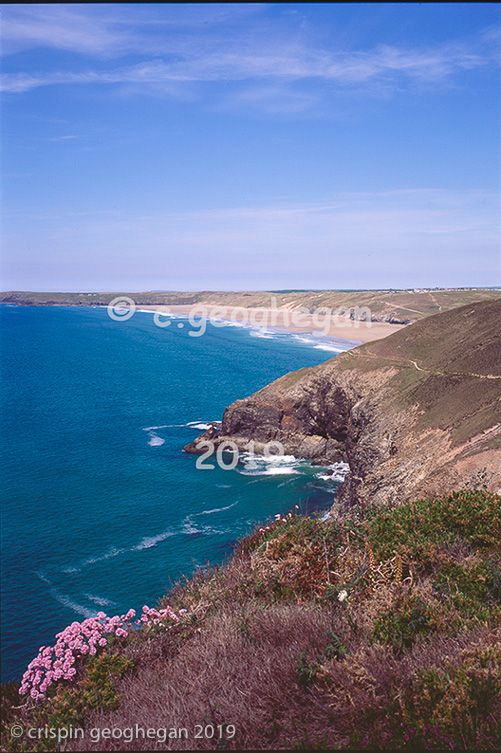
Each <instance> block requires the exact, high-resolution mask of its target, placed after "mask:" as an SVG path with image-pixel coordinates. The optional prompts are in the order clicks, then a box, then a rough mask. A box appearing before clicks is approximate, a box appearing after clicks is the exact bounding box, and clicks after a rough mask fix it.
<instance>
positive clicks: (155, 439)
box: [148, 431, 165, 447]
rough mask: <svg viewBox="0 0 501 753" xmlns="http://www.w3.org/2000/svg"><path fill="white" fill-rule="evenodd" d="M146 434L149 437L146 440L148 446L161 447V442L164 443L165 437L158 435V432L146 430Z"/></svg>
mask: <svg viewBox="0 0 501 753" xmlns="http://www.w3.org/2000/svg"><path fill="white" fill-rule="evenodd" d="M148 436H149V437H150V438H149V440H148V444H149V446H150V447H161V446H162V445H163V444H165V439H162V437H159V436H158V434H156V433H155V432H154V431H150V432H148Z"/></svg>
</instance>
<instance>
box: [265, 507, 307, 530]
mask: <svg viewBox="0 0 501 753" xmlns="http://www.w3.org/2000/svg"><path fill="white" fill-rule="evenodd" d="M294 509H296V510H298V509H299V508H298V506H297V505H296V507H295V508H294ZM290 518H292V513H291V512H290V513H288V515H280V513H277V515H275V519H274V520H272V521H271V523H268V525H267V526H264V528H259V529H258V530H259V533H265V532H266V531H271V530H272V528H274V527H276V526H277V525H279V524H280V523H285V521H286V520H289V519H290Z"/></svg>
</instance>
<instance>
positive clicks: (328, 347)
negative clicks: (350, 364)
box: [314, 344, 343, 353]
mask: <svg viewBox="0 0 501 753" xmlns="http://www.w3.org/2000/svg"><path fill="white" fill-rule="evenodd" d="M314 348H315V350H328V351H330V352H331V353H343V351H342V350H341V348H336V347H334V346H333V345H320V344H319V345H315V346H314Z"/></svg>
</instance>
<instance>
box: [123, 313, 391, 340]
mask: <svg viewBox="0 0 501 753" xmlns="http://www.w3.org/2000/svg"><path fill="white" fill-rule="evenodd" d="M138 311H145V312H147V311H151V312H156V311H158V312H159V313H164V314H166V315H167V314H172V315H174V316H175V315H177V314H179V315H182V316H189V315H190V314H193V316H195V317H199V316H201V315H206V316H207V317H208V318H214V319H216V320H221V321H225V322H229V323H232V324H235V325H241V326H250V327H252V328H253V329H256V330H260V329H261V330H270V331H273V332H288V333H292V334H296V335H309V336H310V338H312V339H315V340H318V341H319V342H320V343H321V342H322V341H324V342H326V343H328V344H329V345H332V344H333V343H337V342H339V345H340V349H341V350H346V349H349V348H353V347H356V346H357V345H361V344H363V343H368V342H373V341H374V340H381V339H382V338H384V337H388V335H391V334H393V333H394V332H397V331H398V330H400V329H402V328H403V327H405V326H406V325H405V324H390V323H388V322H365V321H356V320H353V319H349V318H348V317H343V316H337V315H331V316H327V315H318V314H316V313H313V314H311V313H305V312H301V311H293V310H289V309H285V308H261V307H259V308H258V307H256V308H250V307H249V308H246V307H243V306H235V307H230V306H225V305H224V304H221V305H213V304H204V303H198V304H195V305H177V306H176V305H172V306H149V305H143V304H142V305H141V307H140V308H139V309H138ZM232 314H233V316H232Z"/></svg>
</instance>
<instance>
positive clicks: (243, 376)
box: [0, 306, 339, 681]
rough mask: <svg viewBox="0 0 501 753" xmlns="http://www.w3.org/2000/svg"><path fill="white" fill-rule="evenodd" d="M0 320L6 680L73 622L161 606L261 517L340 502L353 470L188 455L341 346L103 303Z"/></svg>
mask: <svg viewBox="0 0 501 753" xmlns="http://www.w3.org/2000/svg"><path fill="white" fill-rule="evenodd" d="M0 317H1V354H0V355H1V361H2V375H1V376H2V379H1V389H2V424H1V427H2V428H1V440H2V488H3V502H2V681H7V680H11V679H19V678H20V676H21V675H22V673H23V671H24V669H25V668H26V665H27V664H28V663H29V661H31V659H32V658H33V657H34V655H35V654H36V653H37V651H38V648H39V646H41V645H49V644H52V643H53V642H54V636H55V633H56V632H59V631H60V630H62V629H63V628H64V627H65V626H66V625H67V624H69V623H71V622H72V621H74V620H82V619H83V618H84V617H86V616H90V615H93V614H95V613H96V612H97V611H99V610H103V611H105V612H106V613H107V614H110V615H113V614H117V613H123V612H124V611H126V610H127V609H128V608H129V607H134V608H135V609H136V610H140V609H141V607H142V605H143V604H149V605H150V606H154V605H155V604H156V602H157V600H158V598H159V597H160V596H162V595H163V594H164V593H165V592H166V591H167V590H168V589H169V587H170V586H171V585H172V584H173V583H174V582H176V580H178V579H179V577H180V576H181V574H183V573H186V574H189V573H191V572H193V570H194V569H195V568H198V567H201V566H203V565H204V564H206V563H207V562H211V563H216V562H220V561H222V560H223V559H224V558H225V557H226V556H227V555H228V554H229V553H230V552H231V549H232V545H233V544H234V543H235V541H236V540H237V539H238V538H239V537H242V536H243V535H245V534H246V533H248V532H249V531H250V530H252V529H253V527H255V525H256V524H257V523H258V522H262V521H265V520H266V519H268V518H269V517H270V516H273V515H274V514H276V513H285V512H288V511H289V510H291V509H292V508H293V507H294V505H296V504H299V505H300V507H301V509H302V510H303V511H305V512H311V511H313V510H315V509H325V508H327V507H329V506H330V504H331V503H332V498H333V495H334V492H335V489H336V488H337V486H338V485H339V476H336V475H334V476H330V477H329V476H328V475H326V474H325V469H321V468H318V467H312V466H311V465H310V464H309V463H307V462H305V461H297V460H296V459H294V458H290V457H289V458H285V459H284V460H283V461H282V462H280V463H279V464H278V465H277V464H273V465H270V464H268V463H266V462H264V461H263V460H258V461H257V462H256V466H257V467H255V468H250V469H249V468H246V467H245V464H244V461H243V459H242V460H241V462H239V464H238V465H237V466H236V467H235V468H234V469H233V470H224V469H221V468H219V467H218V466H217V465H216V467H215V468H214V469H212V470H210V469H197V468H196V465H195V464H196V457H195V456H192V455H187V454H185V453H183V452H182V448H183V446H184V445H185V444H186V443H187V442H189V441H191V440H192V439H194V438H195V437H196V436H197V434H198V433H200V431H201V429H202V428H203V425H205V424H206V423H207V422H209V421H213V420H220V419H221V416H222V414H223V411H224V409H225V407H226V406H227V405H229V404H230V403H231V402H232V401H233V400H235V399H237V398H241V397H245V396H246V395H249V394H251V393H252V392H254V391H255V390H257V389H259V388H261V387H263V386H264V385H265V384H267V383H268V382H270V381H272V380H273V379H276V378H277V377H279V376H281V375H282V374H284V373H286V372H288V371H291V370H294V369H298V368H301V367H303V366H310V365H313V364H318V363H321V362H322V361H325V360H326V359H327V358H331V357H333V356H334V355H335V352H333V350H332V346H330V347H331V349H330V350H329V349H327V348H328V347H329V346H327V345H326V344H325V343H324V344H321V343H320V344H319V342H318V341H315V340H312V339H308V337H301V338H299V337H297V336H294V335H289V334H285V333H277V332H269V331H266V330H256V329H250V328H248V327H236V326H225V327H215V326H213V325H211V324H208V325H207V330H206V332H205V334H204V335H203V336H202V337H192V336H190V335H189V332H190V331H191V330H190V324H189V321H188V320H187V319H186V318H183V317H178V318H175V319H174V320H172V323H171V326H170V327H168V328H160V327H157V326H155V324H154V322H153V315H152V314H151V313H146V312H136V314H135V315H134V316H133V317H132V318H131V319H129V320H128V321H125V322H124V321H113V320H112V319H110V317H109V316H108V314H107V311H106V309H105V308H91V307H89V308H78V307H57V308H52V307H15V306H2V307H0ZM179 325H182V326H179ZM336 479H337V480H336Z"/></svg>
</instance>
